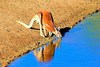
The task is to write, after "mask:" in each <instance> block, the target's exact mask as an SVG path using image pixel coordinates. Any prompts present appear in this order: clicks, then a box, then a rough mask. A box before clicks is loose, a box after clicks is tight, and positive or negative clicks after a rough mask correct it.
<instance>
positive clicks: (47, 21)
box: [16, 10, 62, 38]
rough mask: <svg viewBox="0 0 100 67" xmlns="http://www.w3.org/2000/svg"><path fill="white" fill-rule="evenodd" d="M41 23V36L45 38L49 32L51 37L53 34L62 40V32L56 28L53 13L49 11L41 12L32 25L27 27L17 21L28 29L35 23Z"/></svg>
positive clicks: (32, 21) (33, 19)
mask: <svg viewBox="0 0 100 67" xmlns="http://www.w3.org/2000/svg"><path fill="white" fill-rule="evenodd" d="M35 21H36V22H37V23H39V26H40V35H41V36H43V37H45V36H47V32H46V31H48V32H49V36H51V35H52V33H53V34H55V35H56V36H57V37H58V38H61V37H62V35H61V33H60V30H59V29H57V28H56V26H55V24H54V22H53V17H52V15H51V13H50V12H49V11H45V10H44V11H39V12H38V13H37V14H36V15H35V16H34V17H33V18H32V19H31V21H30V24H29V25H27V24H25V23H23V22H21V21H16V22H18V23H20V24H21V25H23V26H24V27H26V28H29V29H30V28H31V27H32V26H33V23H34V22H35ZM42 29H43V30H44V33H43V31H42Z"/></svg>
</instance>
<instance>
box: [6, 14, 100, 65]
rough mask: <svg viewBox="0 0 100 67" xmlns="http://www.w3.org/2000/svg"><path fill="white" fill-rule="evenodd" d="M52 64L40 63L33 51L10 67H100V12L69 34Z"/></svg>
mask: <svg viewBox="0 0 100 67" xmlns="http://www.w3.org/2000/svg"><path fill="white" fill-rule="evenodd" d="M60 46H61V47H59V48H56V50H55V54H54V57H53V58H52V60H51V61H50V62H39V61H38V60H37V59H36V57H35V55H34V53H33V51H31V52H29V53H28V54H26V55H24V56H22V57H20V58H18V59H16V60H15V61H13V62H12V63H11V64H10V65H9V66H8V67H100V12H99V13H96V14H93V15H92V16H88V17H87V18H86V19H85V20H83V21H82V22H81V23H79V24H77V25H76V26H74V28H72V29H71V30H70V31H69V32H67V33H66V34H65V35H64V37H63V38H62V41H61V42H60Z"/></svg>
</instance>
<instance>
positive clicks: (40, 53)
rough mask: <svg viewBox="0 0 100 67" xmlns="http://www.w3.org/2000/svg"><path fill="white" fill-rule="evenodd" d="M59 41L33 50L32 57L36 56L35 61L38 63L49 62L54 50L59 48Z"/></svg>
mask: <svg viewBox="0 0 100 67" xmlns="http://www.w3.org/2000/svg"><path fill="white" fill-rule="evenodd" d="M60 41H61V39H59V40H57V41H56V42H50V44H47V45H45V46H43V47H40V48H39V49H36V50H34V55H35V56H36V58H37V60H38V61H40V62H49V61H50V60H51V59H52V58H53V56H54V53H55V49H56V48H57V47H59V46H60V45H59V43H60Z"/></svg>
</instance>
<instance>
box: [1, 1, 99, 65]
mask: <svg viewBox="0 0 100 67" xmlns="http://www.w3.org/2000/svg"><path fill="white" fill-rule="evenodd" d="M15 1H16V0H15ZM76 1H77V0H76ZM81 1H82V2H80V1H77V2H78V6H80V4H83V5H85V4H86V5H85V6H83V7H82V9H80V8H77V7H78V6H77V5H76V7H75V9H73V8H74V7H73V5H71V4H70V0H68V2H67V3H66V4H69V5H70V6H71V7H70V6H69V5H68V7H69V8H70V9H67V10H66V9H64V8H62V9H63V11H64V12H61V11H60V9H61V7H60V6H59V3H58V2H56V3H55V4H54V5H55V6H56V7H53V9H52V8H51V7H49V8H48V7H45V9H47V8H48V10H50V11H51V13H52V14H53V16H54V20H55V19H56V20H55V22H56V23H55V24H56V26H57V27H58V26H60V27H61V32H62V34H63V35H64V33H67V32H68V30H70V28H72V27H74V26H75V25H77V23H79V22H81V21H82V20H84V18H85V17H87V16H88V15H92V14H94V13H97V12H100V7H99V6H100V3H98V2H99V1H100V0H98V1H95V2H94V3H93V2H91V1H87V2H88V3H89V4H87V2H84V1H83V0H81ZM26 2H27V1H26ZM26 2H25V4H26ZM12 3H13V2H11V4H12ZM41 3H42V2H40V5H38V4H36V5H35V6H36V7H38V9H39V8H43V7H44V6H41V5H42V4H41ZM48 3H49V2H48ZM63 3H64V2H62V4H63ZM95 3H97V5H96V4H95ZM8 4H9V3H8ZM45 4H46V5H47V3H45ZM66 4H64V5H61V6H63V7H64V6H65V5H66ZM73 4H75V3H73ZM51 5H52V3H51V2H50V6H51ZM17 6H19V5H17ZM40 6H41V7H40ZM11 7H12V5H11ZM30 7H31V6H29V7H28V8H30ZM36 7H35V9H36V10H38V9H37V8H36ZM57 7H59V8H57ZM68 7H66V8H68ZM80 7H81V6H80ZM86 7H87V8H86ZM96 7H98V8H96ZM55 8H57V9H55ZM71 8H72V9H71ZM85 8H86V9H85ZM89 8H90V9H89ZM0 9H3V7H2V8H1V7H0ZM23 9H24V8H23ZM30 9H31V8H30ZM30 9H27V10H30ZM13 10H16V9H13ZM13 10H10V12H11V13H10V12H9V11H8V13H10V14H8V15H9V17H10V18H9V19H10V20H9V19H7V20H5V21H4V19H5V18H6V15H4V13H5V12H6V8H4V9H3V11H2V14H1V15H0V16H3V15H4V18H1V19H2V21H0V23H1V24H2V25H0V26H1V27H0V32H1V33H0V35H1V37H0V38H1V39H0V57H1V58H0V61H1V63H2V67H5V66H7V65H8V64H9V63H11V62H12V61H13V60H15V59H16V58H18V57H21V56H22V55H24V54H26V53H28V52H29V51H31V50H33V49H35V48H38V47H40V46H42V45H45V44H46V43H47V42H48V41H52V40H53V39H54V38H53V37H51V38H42V37H40V35H39V30H28V29H26V28H24V27H23V26H21V25H19V24H17V23H14V24H13V22H14V21H15V20H16V19H20V18H21V19H22V20H23V21H26V22H28V21H29V20H28V19H30V18H31V17H32V15H30V13H31V14H32V11H34V10H32V9H31V10H32V11H30V12H29V13H26V12H27V10H26V9H24V10H25V12H23V11H22V13H19V12H20V11H21V7H20V10H19V11H18V12H16V11H15V12H13ZM17 10H18V9H17ZM58 10H59V11H58ZM67 11H72V12H67ZM78 11H79V12H80V13H78ZM3 12H4V13H3ZM12 12H13V13H12ZM36 12H37V11H35V12H34V13H36ZM56 12H58V13H57V14H56ZM16 13H17V14H16ZM18 13H19V14H18ZM62 13H66V14H63V15H61V14H62ZM11 14H12V15H11ZM8 15H7V16H8ZM24 16H26V17H24ZM13 18H15V19H13ZM65 18H67V19H65ZM59 20H60V22H58V21H59ZM3 21H4V22H5V23H2V22H3ZM6 21H8V22H9V23H8V22H6ZM57 22H58V23H57ZM62 22H63V23H62ZM7 24H8V25H7ZM9 25H12V26H11V27H10V26H9ZM15 25H16V26H15ZM5 26H6V27H5ZM4 27H5V28H4ZM12 28H13V29H12ZM16 28H17V29H16ZM36 28H38V25H36ZM34 32H35V34H37V35H34V34H33V33H34ZM29 34H30V35H29ZM4 35H5V36H4ZM15 35H16V36H15ZM39 43H40V45H39V46H38V44H39Z"/></svg>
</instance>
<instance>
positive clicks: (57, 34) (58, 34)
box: [53, 27, 62, 38]
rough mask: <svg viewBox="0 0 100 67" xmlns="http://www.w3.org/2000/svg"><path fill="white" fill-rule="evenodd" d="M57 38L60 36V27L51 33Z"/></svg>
mask: <svg viewBox="0 0 100 67" xmlns="http://www.w3.org/2000/svg"><path fill="white" fill-rule="evenodd" d="M53 33H54V34H55V35H56V36H57V37H58V38H61V37H62V35H61V33H60V27H58V28H56V29H55V31H54V32H53Z"/></svg>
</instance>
